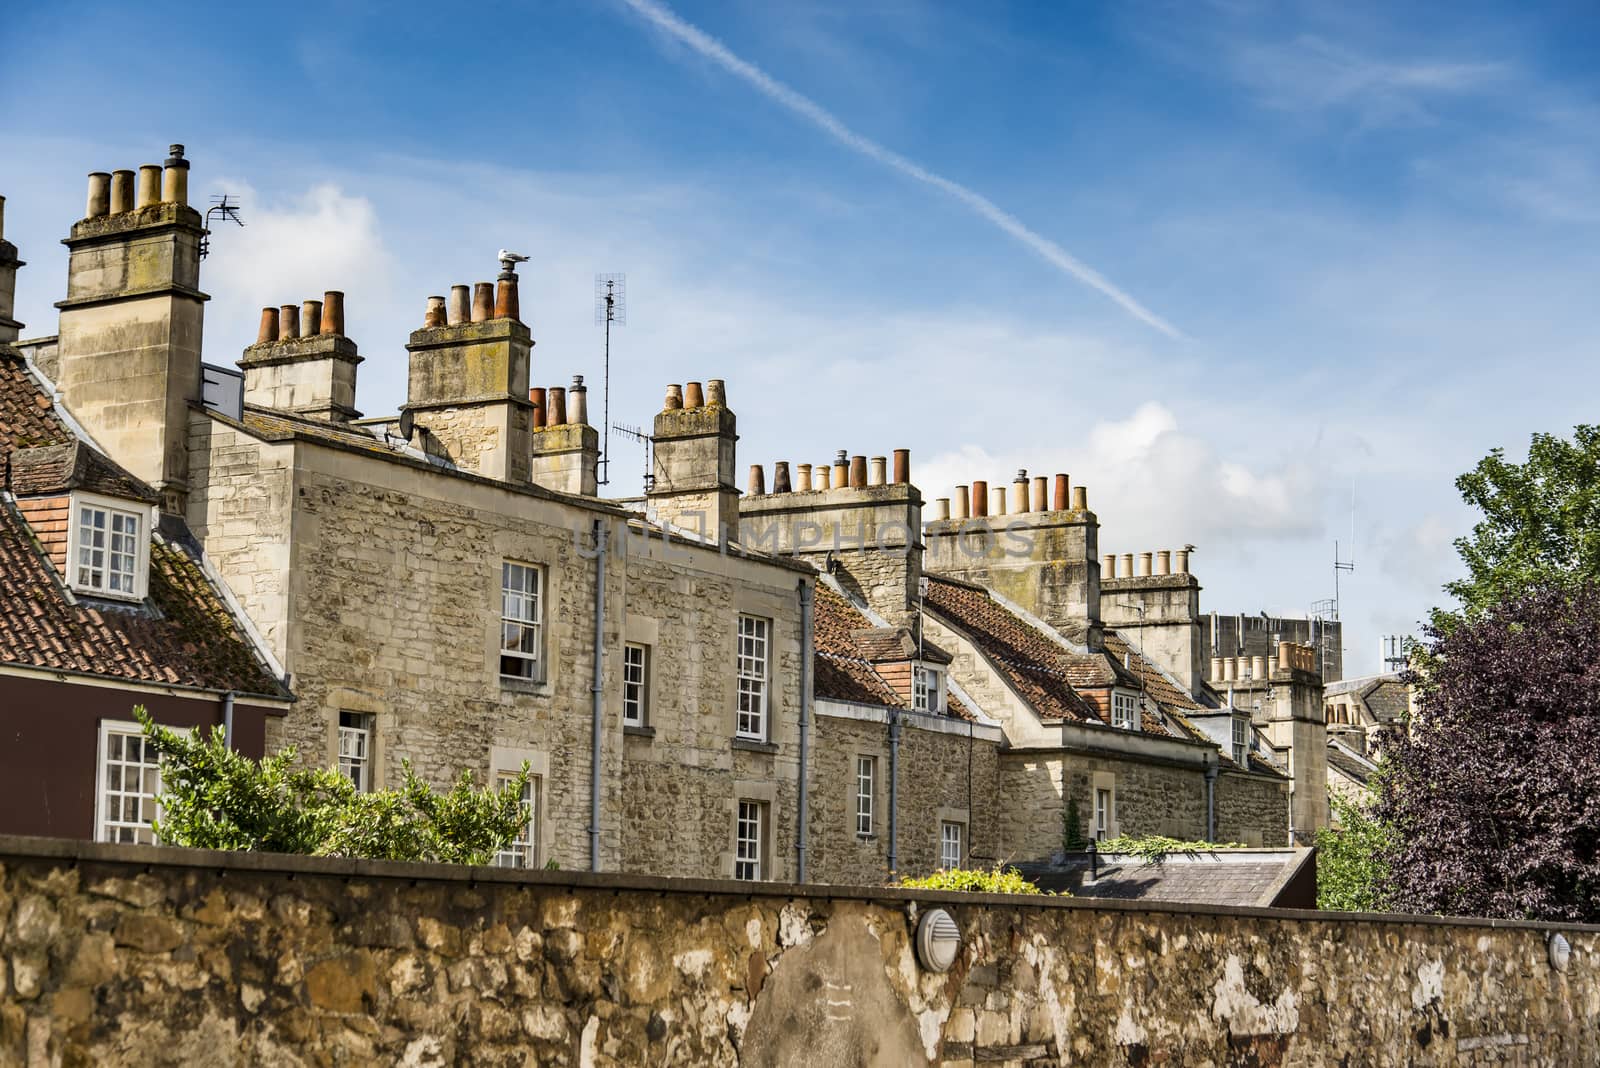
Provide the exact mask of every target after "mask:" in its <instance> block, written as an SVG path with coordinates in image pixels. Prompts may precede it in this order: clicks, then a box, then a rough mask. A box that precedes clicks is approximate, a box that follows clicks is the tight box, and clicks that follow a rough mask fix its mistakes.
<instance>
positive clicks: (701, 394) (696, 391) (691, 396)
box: [683, 382, 706, 408]
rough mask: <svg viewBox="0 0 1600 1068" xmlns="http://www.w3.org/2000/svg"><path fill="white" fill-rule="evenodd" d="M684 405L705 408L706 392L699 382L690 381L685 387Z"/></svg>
mask: <svg viewBox="0 0 1600 1068" xmlns="http://www.w3.org/2000/svg"><path fill="white" fill-rule="evenodd" d="M683 406H684V407H685V408H704V407H705V406H706V393H705V390H704V389H703V388H702V387H701V385H700V383H698V382H690V383H688V384H687V385H685V386H684V387H683Z"/></svg>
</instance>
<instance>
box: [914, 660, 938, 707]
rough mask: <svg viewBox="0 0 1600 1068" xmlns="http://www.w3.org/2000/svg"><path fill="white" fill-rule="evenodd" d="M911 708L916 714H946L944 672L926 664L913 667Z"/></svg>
mask: <svg viewBox="0 0 1600 1068" xmlns="http://www.w3.org/2000/svg"><path fill="white" fill-rule="evenodd" d="M911 708H912V710H913V711H916V712H930V713H932V714H934V715H943V714H944V711H945V708H946V704H945V685H944V672H943V671H941V670H939V669H938V668H936V667H929V666H927V665H926V664H915V665H913V666H912V668H911Z"/></svg>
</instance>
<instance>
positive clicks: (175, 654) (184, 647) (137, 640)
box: [0, 501, 282, 695]
mask: <svg viewBox="0 0 1600 1068" xmlns="http://www.w3.org/2000/svg"><path fill="white" fill-rule="evenodd" d="M0 573H4V575H5V576H6V585H5V589H4V591H3V592H0V663H7V664H15V665H18V666H31V667H43V668H58V669H63V670H67V671H73V672H81V673H83V674H88V675H100V676H105V677H109V678H120V679H129V680H135V681H139V682H157V683H171V684H176V685H180V686H196V687H200V688H202V689H209V690H218V691H222V690H237V691H239V692H241V693H252V694H266V695H277V694H281V693H282V687H280V686H279V685H278V683H277V682H276V681H275V680H274V679H273V678H272V676H271V675H270V674H269V673H268V672H267V671H266V670H265V669H264V668H263V667H262V665H261V664H260V662H259V661H258V660H257V659H256V656H255V654H254V651H253V650H252V649H251V647H250V645H249V643H248V642H247V641H246V640H245V638H244V636H243V635H242V634H241V633H240V632H239V628H238V627H237V626H236V625H235V623H234V620H233V617H232V616H231V615H230V614H229V612H228V609H227V607H226V606H225V605H224V603H223V601H222V599H221V597H220V596H219V595H218V593H217V591H216V590H215V589H213V588H212V586H211V583H210V582H209V581H208V580H207V579H206V577H205V574H204V573H203V572H202V570H201V568H200V564H199V562H198V561H197V560H196V559H195V558H194V557H193V556H192V555H191V554H190V553H189V551H188V550H187V549H185V548H184V547H182V546H180V545H178V544H175V543H174V542H172V541H168V540H166V539H163V538H159V537H158V538H156V539H155V540H154V542H153V543H152V545H151V548H150V593H149V598H148V605H147V604H129V605H120V604H113V603H111V602H108V601H91V600H89V599H88V598H81V599H79V600H78V602H77V603H76V604H74V603H71V602H70V601H69V600H68V598H67V595H66V592H65V591H64V590H63V589H62V586H61V583H60V579H59V577H58V575H57V573H56V571H55V568H54V567H53V566H51V564H50V563H49V561H48V560H46V559H45V557H44V556H43V555H42V554H41V553H40V551H39V547H38V545H37V543H36V542H35V541H34V539H33V536H32V534H31V532H30V531H29V530H28V527H27V525H26V524H25V523H24V522H23V520H22V514H21V513H20V512H18V511H17V509H16V507H15V506H14V505H12V504H11V503H10V502H9V501H5V502H0Z"/></svg>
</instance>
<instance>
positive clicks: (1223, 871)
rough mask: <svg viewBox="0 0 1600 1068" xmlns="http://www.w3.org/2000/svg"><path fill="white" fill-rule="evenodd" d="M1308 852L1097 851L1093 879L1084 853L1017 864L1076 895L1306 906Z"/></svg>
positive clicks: (1044, 886)
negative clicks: (1154, 858)
mask: <svg viewBox="0 0 1600 1068" xmlns="http://www.w3.org/2000/svg"><path fill="white" fill-rule="evenodd" d="M1310 853H1311V851H1310V850H1304V849H1300V850H1295V849H1250V850H1233V849H1219V850H1215V851H1212V852H1206V853H1172V854H1168V856H1167V857H1166V858H1165V859H1163V860H1162V861H1160V862H1159V863H1148V862H1146V861H1145V860H1143V859H1142V858H1140V857H1132V856H1123V855H1117V854H1102V855H1101V856H1100V857H1099V858H1098V878H1091V877H1090V864H1089V859H1088V855H1087V854H1082V853H1074V854H1071V855H1070V856H1069V858H1068V860H1067V862H1066V863H1065V864H1064V865H1060V866H1050V867H1044V866H1036V865H1018V868H1019V869H1020V870H1021V871H1022V873H1023V874H1024V875H1025V876H1027V877H1028V878H1029V879H1030V880H1032V881H1033V882H1034V883H1036V884H1037V885H1038V886H1039V888H1040V889H1041V890H1054V891H1056V892H1057V893H1059V892H1061V891H1062V890H1066V891H1068V892H1069V893H1071V894H1073V895H1074V896H1075V897H1100V898H1115V899H1119V900H1123V901H1168V902H1182V903H1185V904H1191V905H1237V906H1248V907H1271V906H1288V907H1310V903H1309V902H1303V901H1300V900H1298V898H1299V897H1300V896H1301V895H1300V893H1298V892H1297V891H1299V890H1300V888H1299V887H1298V886H1296V887H1294V888H1291V886H1290V884H1291V882H1294V883H1298V880H1296V879H1295V876H1296V875H1298V874H1300V869H1301V865H1302V864H1308V863H1310Z"/></svg>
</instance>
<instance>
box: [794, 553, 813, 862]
mask: <svg viewBox="0 0 1600 1068" xmlns="http://www.w3.org/2000/svg"><path fill="white" fill-rule="evenodd" d="M811 641H812V638H811V584H810V583H809V582H807V581H806V580H805V579H801V580H800V804H799V809H800V816H799V819H798V820H797V821H796V822H797V824H798V826H797V827H796V828H795V834H794V870H795V882H798V883H803V882H805V881H806V773H807V769H809V768H810V766H811V765H810V762H809V760H808V754H809V753H810V750H811Z"/></svg>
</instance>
